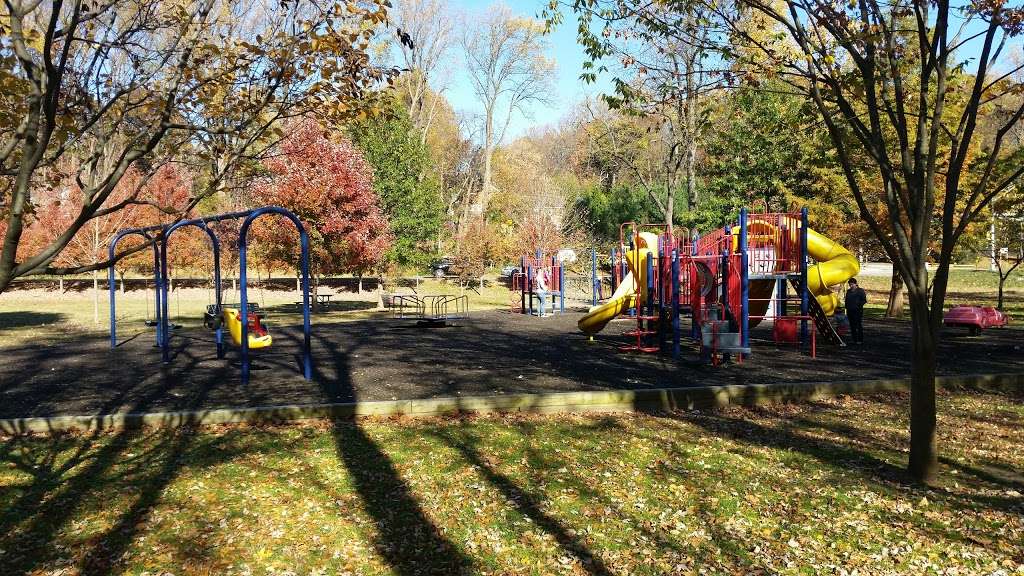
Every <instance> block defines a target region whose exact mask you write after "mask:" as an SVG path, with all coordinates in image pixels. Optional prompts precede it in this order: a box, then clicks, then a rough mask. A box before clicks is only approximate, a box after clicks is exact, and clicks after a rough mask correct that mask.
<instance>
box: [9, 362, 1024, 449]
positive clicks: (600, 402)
mask: <svg viewBox="0 0 1024 576" xmlns="http://www.w3.org/2000/svg"><path fill="white" fill-rule="evenodd" d="M937 383H938V386H940V387H942V388H946V389H950V390H965V389H968V390H1003V391H1024V373H1016V374H989V375H975V376H944V377H940V378H937ZM909 387H910V379H909V378H892V379H885V380H860V381H850V382H799V383H779V384H748V385H736V386H700V387H690V388H660V389H653V390H599V391H586V392H558V393H550V394H510V395H507V396H476V397H467V398H431V399H425V400H391V401H381V402H348V403H337V404H310V405H289V406H257V407H251V408H218V409H211V410H188V411H180V412H154V413H118V414H103V415H99V416H50V417H38V418H12V419H6V420H0V434H8V435H10V434H24V433H50V432H63V431H69V430H105V429H125V428H129V429H131V428H143V427H163V428H173V427H180V426H195V425H210V424H230V423H266V422H284V421H289V420H310V419H331V418H342V419H351V418H356V417H362V416H413V417H430V416H445V415H453V414H489V413H514V412H522V413H534V414H545V413H553V412H634V411H642V412H657V411H668V410H701V409H713V408H721V407H724V406H729V405H741V406H755V405H760V404H772V403H780V402H799V401H808V400H818V399H823V398H830V397H835V396H840V395H849V394H869V393H877V392H898V391H905V390H908V389H909Z"/></svg>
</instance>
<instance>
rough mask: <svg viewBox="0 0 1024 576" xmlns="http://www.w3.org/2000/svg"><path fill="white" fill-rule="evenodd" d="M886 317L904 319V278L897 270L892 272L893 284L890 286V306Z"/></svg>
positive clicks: (886, 309)
mask: <svg viewBox="0 0 1024 576" xmlns="http://www.w3.org/2000/svg"><path fill="white" fill-rule="evenodd" d="M894 268H895V267H894ZM885 317H886V318H902V317H903V278H902V277H901V276H900V275H899V272H897V271H896V270H895V269H894V270H893V271H892V284H890V286H889V304H888V305H887V306H886V308H885Z"/></svg>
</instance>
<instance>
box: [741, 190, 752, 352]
mask: <svg viewBox="0 0 1024 576" xmlns="http://www.w3.org/2000/svg"><path fill="white" fill-rule="evenodd" d="M747 240H748V239H747V209H746V208H743V209H741V210H740V345H741V346H742V347H743V348H749V347H750V331H749V327H750V262H749V257H750V255H749V254H748V253H747ZM743 356H745V355H741V356H740V357H741V358H742V357H743Z"/></svg>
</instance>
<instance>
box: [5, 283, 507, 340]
mask: <svg viewBox="0 0 1024 576" xmlns="http://www.w3.org/2000/svg"><path fill="white" fill-rule="evenodd" d="M324 291H325V292H328V293H331V294H336V296H335V298H333V300H332V302H331V306H330V309H329V311H327V312H317V313H316V314H314V316H313V322H314V324H316V323H332V322H345V321H351V320H359V319H365V318H370V317H385V316H387V315H388V313H386V312H382V311H379V310H376V304H377V293H376V292H365V293H363V294H354V293H338V292H337V291H336V290H331V289H325V290H324ZM400 291H402V292H411V291H412V290H411V289H409V288H403V289H401V290H400ZM417 292H418V293H419V294H460V293H463V294H465V295H467V296H468V297H469V303H470V310H485V309H493V308H507V307H508V306H509V305H510V300H509V299H510V294H509V292H508V290H506V289H505V288H504V287H502V286H500V285H498V286H496V285H495V284H494V283H491V284H490V285H488V286H486V287H485V288H483V289H478V288H465V289H460V288H459V286H458V285H455V284H450V283H442V282H439V281H436V280H426V281H424V282H422V283H421V284H420V287H419V288H418V289H417ZM238 298H239V296H238V294H237V292H233V291H231V290H227V291H225V294H224V301H225V302H237V301H238ZM249 299H250V301H251V302H256V303H258V304H260V306H261V307H263V308H264V309H266V311H267V313H268V322H269V324H270V325H271V326H273V325H274V324H279V325H295V324H301V323H302V314H301V312H300V309H299V308H298V307H296V306H295V302H297V301H299V300H301V299H302V296H301V294H299V293H298V292H291V291H288V292H281V291H270V290H260V289H258V288H250V289H249ZM211 303H213V292H212V291H211V290H208V289H201V288H190V289H178V290H175V291H174V292H172V293H171V297H170V298H169V300H168V306H169V309H170V313H169V314H170V318H171V320H172V321H173V322H174V323H175V324H180V325H183V326H186V327H190V328H194V327H199V326H201V325H202V322H203V313H204V312H205V311H206V306H207V305H208V304H211ZM97 308H98V313H97V312H96V310H97ZM153 309H154V304H153V291H152V290H149V291H142V290H131V291H128V292H127V293H125V294H122V293H120V292H118V294H117V317H118V331H119V332H120V333H122V334H124V335H129V334H135V333H138V332H140V331H143V330H152V329H150V328H147V327H146V326H145V320H146V319H147V318H153V317H154V311H153ZM109 318H110V304H109V296H108V293H107V292H106V291H104V290H101V291H100V294H99V304H98V307H97V306H96V305H95V303H94V296H93V292H92V290H91V289H89V290H86V291H84V292H67V293H60V292H58V291H56V290H51V291H47V290H16V291H11V292H7V293H4V294H0V346H10V345H14V344H18V343H24V342H26V341H32V342H37V343H53V342H58V341H60V340H62V339H65V338H74V337H76V336H78V335H81V334H105V333H108V331H109V325H110V320H109ZM97 320H98V321H97Z"/></svg>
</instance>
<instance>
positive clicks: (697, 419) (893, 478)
mask: <svg viewBox="0 0 1024 576" xmlns="http://www.w3.org/2000/svg"><path fill="white" fill-rule="evenodd" d="M817 404H819V403H809V407H810V408H811V409H812V410H813V409H814V408H815V406H816V405H817ZM804 408H807V406H804ZM825 408H826V409H827V407H825ZM745 410H747V411H749V412H753V413H754V414H755V415H756V414H759V413H760V414H763V415H765V416H768V417H776V418H779V419H780V420H781V421H780V422H779V424H778V425H776V426H771V425H766V424H762V423H759V422H755V421H753V420H751V419H750V418H749V417H748V416H744V415H742V414H740V415H731V414H729V413H728V412H723V411H715V412H702V413H682V412H672V413H664V414H660V415H659V417H662V418H668V419H672V420H679V421H683V422H686V423H689V424H693V425H695V426H698V427H699V428H701V429H703V430H705V431H707V432H710V433H713V434H715V435H716V436H718V437H720V438H725V439H729V440H735V441H737V442H740V443H744V444H749V445H753V446H761V447H768V448H772V449H775V450H780V451H785V452H795V453H799V454H803V455H805V456H809V457H811V458H813V459H815V460H817V461H819V462H821V463H822V464H825V465H826V466H829V467H831V468H834V469H836V470H837V471H842V474H840V475H837V476H836V478H835V479H834V480H833V482H840V483H842V484H849V483H851V482H854V481H856V482H868V483H873V484H875V485H877V486H880V487H887V488H889V489H898V490H900V491H902V492H905V493H909V494H910V495H914V494H916V495H917V496H924V495H927V497H928V498H929V499H933V500H943V501H945V504H947V505H948V506H949V507H950V508H952V509H954V510H960V511H962V512H964V513H972V512H974V511H975V510H977V508H978V506H983V507H987V508H990V509H993V510H998V511H1001V512H1003V513H1007V514H1011V515H1012V514H1015V513H1016V512H1017V511H1019V509H1020V505H1021V499H1020V497H1010V496H1000V495H993V494H992V493H991V492H992V491H991V490H974V491H972V492H967V491H964V490H951V489H950V488H949V487H947V486H944V485H934V486H930V485H925V484H921V483H918V482H916V481H915V480H914V479H913V478H912V477H911V476H910V475H909V474H908V473H907V471H906V469H905V468H903V467H902V466H900V465H897V464H894V463H893V461H892V460H894V459H897V458H904V457H905V454H904V453H903V452H902V451H900V450H898V449H896V448H895V447H893V446H892V445H891V444H890V443H888V442H886V441H885V440H884V439H880V438H877V437H875V436H874V435H872V434H871V433H869V432H866V431H864V430H863V429H860V428H857V427H853V426H850V425H849V424H845V423H836V422H830V421H826V420H820V419H812V418H809V417H807V416H795V417H793V416H789V417H787V416H779V415H778V414H774V413H772V412H771V411H770V409H767V408H764V407H758V406H752V407H750V408H746V409H745ZM814 429H817V430H820V431H824V432H826V433H827V434H830V435H832V436H833V437H836V438H849V439H850V440H851V441H854V442H856V443H859V444H860V447H855V446H851V445H846V444H844V443H843V442H842V441H841V440H827V439H823V438H820V437H817V436H814V435H812V434H810V433H809V432H810V431H812V430H814ZM889 456H892V459H890V458H889ZM942 461H943V462H944V463H946V464H947V465H950V466H952V467H954V468H956V469H958V470H960V471H962V472H964V473H966V474H969V475H971V476H973V477H974V479H975V480H976V481H980V482H984V483H988V484H989V485H990V486H992V487H996V488H1000V489H1010V490H1018V491H1019V489H1020V488H1021V484H1020V482H1019V481H1017V480H1016V479H1013V478H1009V477H1007V475H1006V474H1001V473H999V472H998V471H993V470H991V469H982V468H979V467H975V466H971V465H969V464H965V463H963V462H959V461H955V460H953V459H951V458H943V459H942ZM918 527H919V528H921V529H922V530H925V531H927V532H929V533H931V534H932V535H934V536H935V537H939V538H943V539H947V540H951V541H972V542H974V539H973V537H972V536H971V535H970V534H966V533H964V532H963V531H960V530H953V529H951V528H949V527H947V526H945V525H943V524H941V523H938V522H936V521H933V520H930V519H927V518H923V519H920V523H919V524H918Z"/></svg>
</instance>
